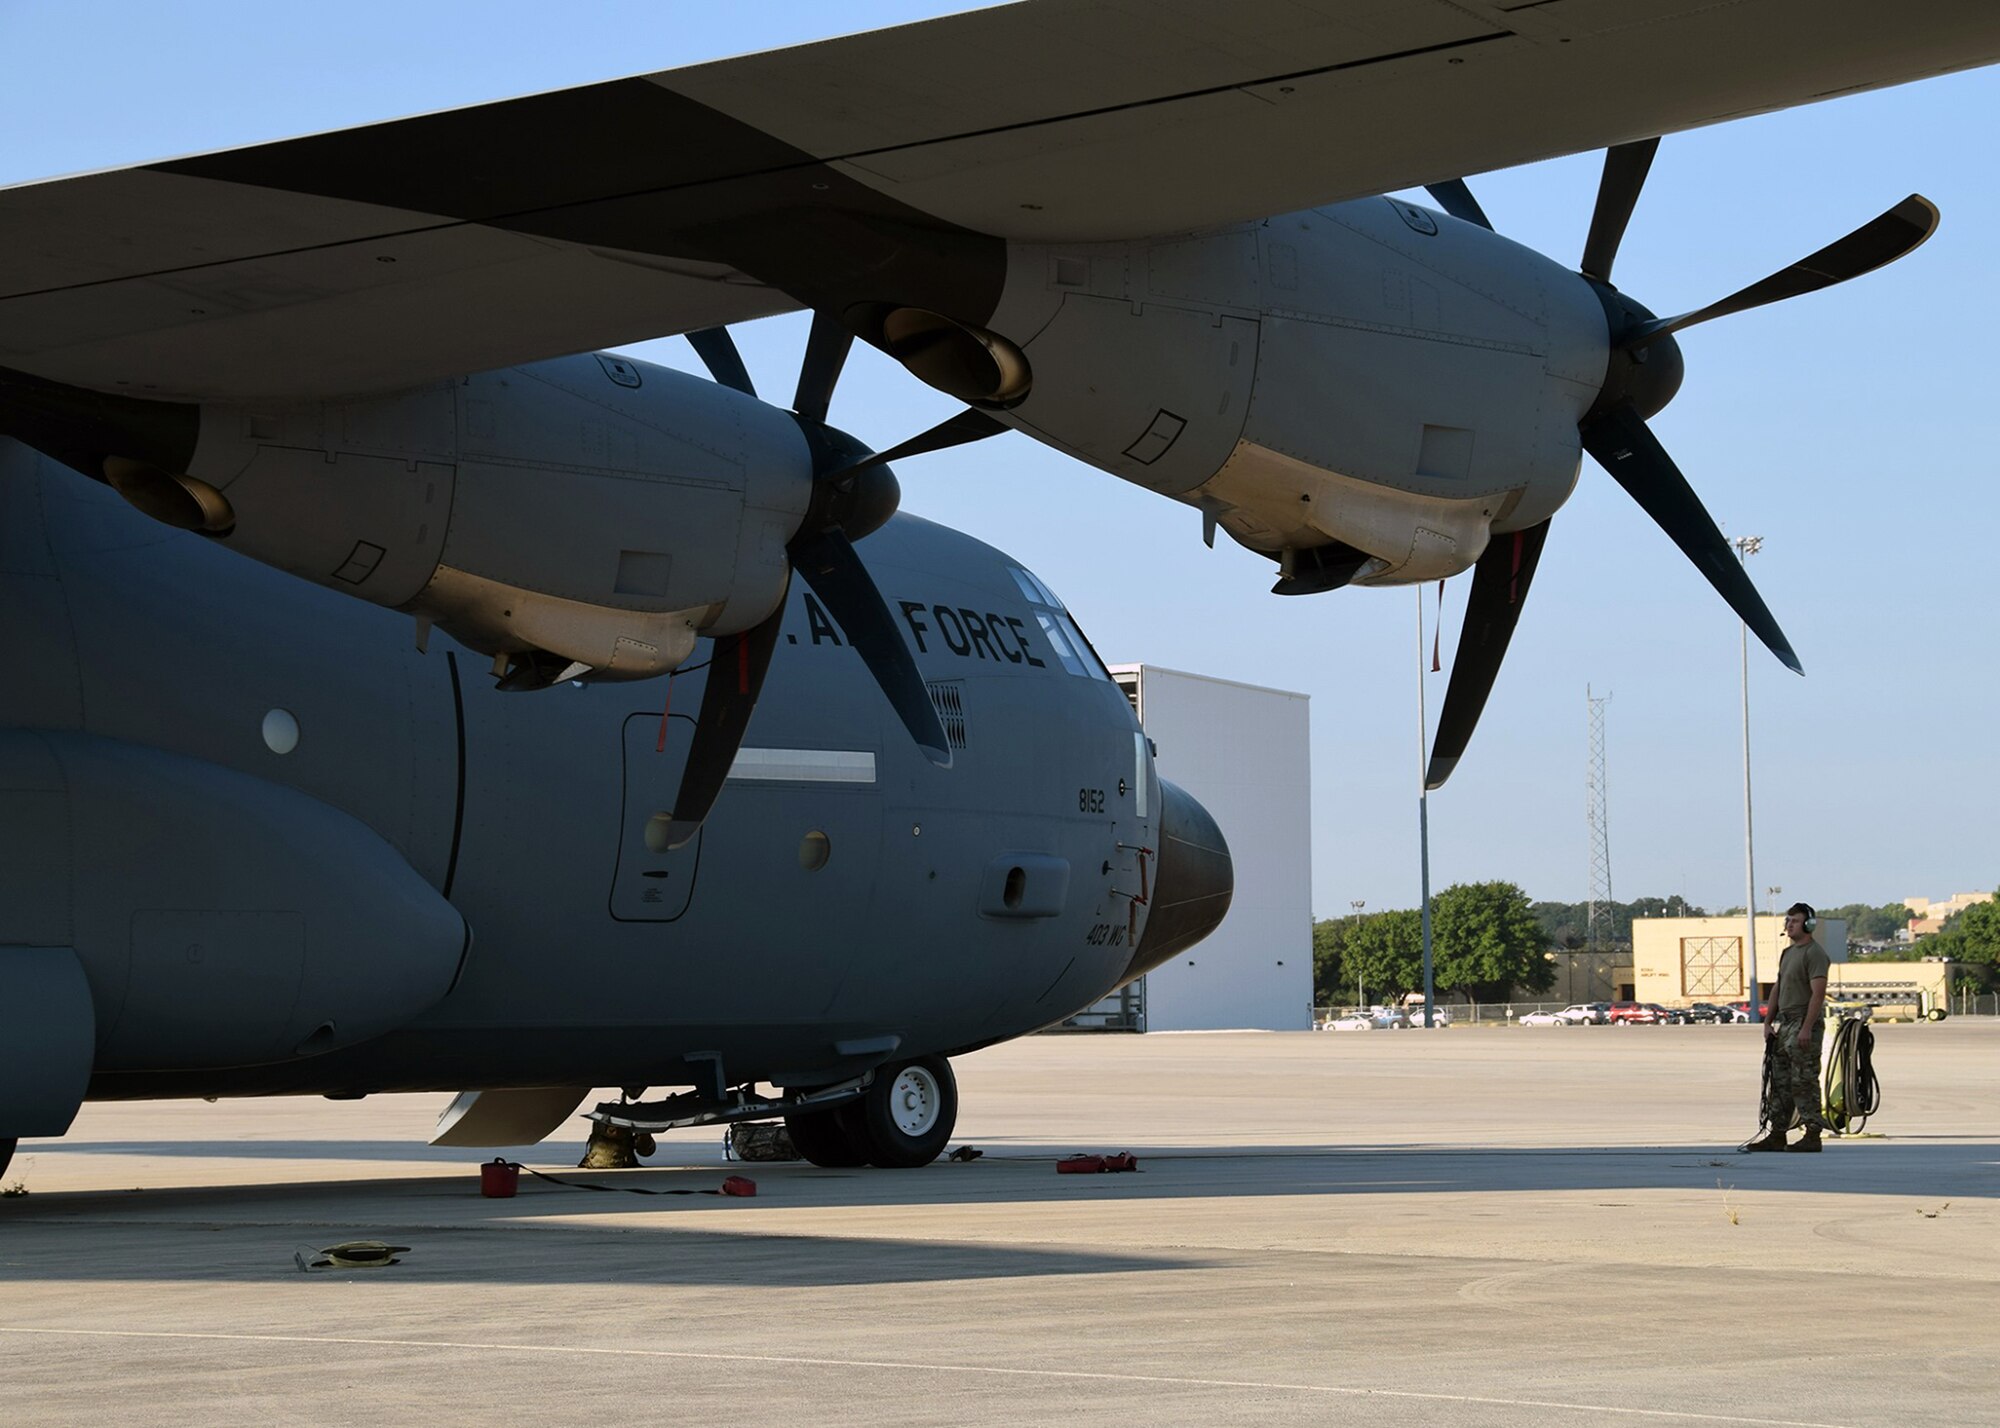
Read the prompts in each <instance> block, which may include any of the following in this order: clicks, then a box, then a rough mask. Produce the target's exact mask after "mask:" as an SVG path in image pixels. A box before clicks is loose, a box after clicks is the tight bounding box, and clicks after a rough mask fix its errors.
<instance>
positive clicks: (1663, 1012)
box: [1640, 1002, 1687, 1026]
mask: <svg viewBox="0 0 2000 1428" xmlns="http://www.w3.org/2000/svg"><path fill="white" fill-rule="evenodd" d="M1640 1005H1641V1006H1644V1007H1647V1008H1649V1009H1650V1010H1651V1011H1652V1013H1653V1020H1654V1021H1655V1022H1657V1023H1659V1024H1660V1025H1661V1026H1681V1025H1683V1024H1685V1023H1686V1021H1687V1013H1686V1012H1685V1011H1683V1010H1682V1009H1681V1008H1679V1007H1663V1006H1661V1005H1660V1004H1659V1003H1658V1002H1641V1003H1640Z"/></svg>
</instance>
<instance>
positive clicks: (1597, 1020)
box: [1554, 1002, 1604, 1026]
mask: <svg viewBox="0 0 2000 1428" xmlns="http://www.w3.org/2000/svg"><path fill="white" fill-rule="evenodd" d="M1554 1015H1556V1016H1559V1017H1561V1018H1562V1019H1563V1020H1564V1021H1566V1022H1568V1023H1569V1024H1570V1025H1571V1026H1594V1025H1600V1024H1602V1022H1603V1020H1604V1014H1603V1013H1602V1012H1600V1011H1598V1009H1597V1008H1596V1007H1594V1006H1592V1005H1591V1004H1590V1003H1589V1002H1578V1003H1576V1005H1574V1006H1567V1007H1564V1008H1563V1009H1562V1010H1561V1011H1559V1012H1556V1013H1554Z"/></svg>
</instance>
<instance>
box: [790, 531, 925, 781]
mask: <svg viewBox="0 0 2000 1428" xmlns="http://www.w3.org/2000/svg"><path fill="white" fill-rule="evenodd" d="M788 553H789V554H790V555H791V558H792V568H793V569H794V570H796V571H798V573H799V574H800V575H803V576H804V577H805V581H806V584H808V585H810V586H811V587H812V590H813V594H815V595H817V596H819V598H820V600H821V601H822V602H823V603H824V604H825V605H826V608H827V612H828V613H829V614H831V615H832V616H833V618H834V619H835V620H836V621H837V622H838V623H839V625H840V628H841V629H842V630H844V631H846V633H847V642H848V643H849V644H850V645H852V646H854V650H855V653H857V654H859V655H860V656H861V661H862V663H863V664H865V665H867V666H868V672H869V673H870V674H872V675H874V676H875V682H876V683H877V684H878V685H880V686H881V687H882V693H883V694H884V695H885V696H886V697H887V698H888V700H889V705H890V707H891V708H893V709H894V710H895V711H896V717H897V718H899V719H901V720H902V721H903V727H904V728H906V729H908V730H909V731H910V737H911V738H912V739H914V740H916V743H917V747H918V748H920V749H922V750H923V751H924V756H925V757H926V758H928V759H929V760H930V761H931V762H932V763H934V764H936V765H937V766H938V767H939V768H950V767H951V745H950V744H949V742H947V741H946V739H945V733H944V724H943V722H942V721H941V720H940V719H939V718H938V712H937V706H936V705H934V704H932V703H931V695H930V691H929V690H928V689H926V688H925V687H924V679H923V676H922V675H921V674H919V673H918V672H917V662H916V660H915V659H913V658H912V657H911V655H910V648H909V646H908V645H906V644H904V643H903V637H902V636H901V635H900V634H898V633H897V631H896V624H895V618H894V616H892V615H891V614H890V613H889V606H888V603H887V602H886V601H884V600H883V599H882V592H881V591H880V590H878V589H877V588H876V587H875V581H874V579H873V578H872V577H871V576H870V575H869V574H868V567H867V566H865V565H863V564H862V563H861V557H860V556H858V555H856V554H855V553H854V546H853V544H852V543H851V542H849V540H848V539H847V537H846V536H845V535H844V534H843V533H842V532H841V531H840V530H839V528H837V527H831V526H830V527H828V528H826V529H825V530H821V531H817V532H812V533H806V534H801V535H799V536H798V537H796V538H795V539H794V540H793V541H792V544H791V546H790V548H789V551H788Z"/></svg>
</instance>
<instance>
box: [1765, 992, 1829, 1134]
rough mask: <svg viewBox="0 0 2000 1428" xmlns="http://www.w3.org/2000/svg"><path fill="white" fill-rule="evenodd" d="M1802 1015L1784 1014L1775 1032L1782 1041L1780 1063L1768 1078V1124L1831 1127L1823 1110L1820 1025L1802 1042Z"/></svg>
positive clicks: (1785, 1127)
mask: <svg viewBox="0 0 2000 1428" xmlns="http://www.w3.org/2000/svg"><path fill="white" fill-rule="evenodd" d="M1803 1020H1804V1019H1803V1018H1802V1017H1796V1016H1791V1017H1784V1018H1781V1019H1780V1020H1779V1022H1778V1024H1777V1028H1776V1030H1775V1032H1774V1033H1773V1036H1774V1039H1775V1040H1776V1041H1777V1043H1778V1047H1777V1065H1776V1066H1775V1067H1774V1068H1773V1069H1772V1072H1771V1074H1770V1075H1769V1076H1767V1077H1766V1078H1765V1081H1764V1124H1766V1125H1768V1126H1771V1127H1772V1128H1773V1129H1775V1130H1777V1131H1779V1132H1781V1133H1782V1132H1784V1131H1787V1130H1790V1129H1791V1128H1792V1127H1793V1126H1795V1125H1797V1126H1817V1127H1818V1128H1819V1129H1821V1130H1831V1129H1832V1127H1831V1126H1829V1125H1828V1124H1827V1121H1826V1117H1825V1116H1823V1115H1821V1114H1820V1108H1819V1106H1820V1102H1819V1097H1820V1089H1819V1047H1820V1036H1819V1028H1818V1027H1817V1026H1816V1027H1814V1028H1813V1034H1812V1035H1811V1036H1810V1037H1808V1038H1807V1039H1806V1044H1805V1045H1804V1046H1800V1045H1799V1026H1800V1024H1801V1022H1802V1021H1803Z"/></svg>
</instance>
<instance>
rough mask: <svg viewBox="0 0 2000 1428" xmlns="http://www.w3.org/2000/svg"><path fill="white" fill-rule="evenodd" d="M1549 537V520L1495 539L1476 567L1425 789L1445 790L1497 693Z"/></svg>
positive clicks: (1432, 750)
mask: <svg viewBox="0 0 2000 1428" xmlns="http://www.w3.org/2000/svg"><path fill="white" fill-rule="evenodd" d="M1548 536H1549V523H1548V522H1547V521H1543V522H1542V523H1541V524H1540V525H1537V526H1529V527H1528V528H1527V529H1526V530H1524V531H1514V532H1511V533H1508V534H1502V535H1496V536H1494V537H1493V539H1492V540H1491V541H1490V542H1489V543H1488V544H1487V547H1486V552H1485V554H1483V555H1481V556H1480V557H1479V564H1478V565H1476V566H1474V567H1473V570H1472V595H1471V597H1470V598H1469V599H1468V601H1467V602H1466V606H1465V627H1464V629H1463V630H1461V631H1460V632H1459V636H1458V654H1457V656H1456V658H1455V659H1454V660H1453V662H1452V670H1451V687H1450V688H1449V689H1447V690H1446V691H1445V696H1444V711H1443V712H1442V713H1441V714H1439V715H1438V726H1437V736H1436V738H1434V739H1433V740H1432V741H1431V762H1430V767H1429V768H1428V769H1427V770H1425V772H1424V787H1425V788H1442V787H1444V781H1445V780H1446V779H1448V778H1450V777H1451V771H1452V770H1453V769H1455V768H1457V767H1458V761H1459V758H1460V756H1462V755H1463V754H1464V753H1465V746H1466V744H1467V743H1469V742H1470V741H1471V739H1472V731H1473V729H1474V728H1475V727H1476V726H1477V725H1478V723H1479V715H1480V713H1481V711H1483V710H1484V709H1485V708H1486V696H1487V695H1489V694H1491V693H1492V692H1493V681H1494V679H1495V677H1496V676H1498V675H1499V673H1500V661H1501V660H1502V659H1503V658H1505V657H1506V654H1507V643H1508V641H1510V640H1512V639H1513V638H1514V624H1515V622H1516V621H1517V620H1519V619H1520V618H1521V606H1522V604H1523V602H1525V601H1526V600H1527V598H1528V582H1529V581H1531V580H1533V579H1534V578H1535V565H1536V563H1537V562H1539V561H1540V560H1541V558H1542V542H1544V541H1545V540H1547V539H1548Z"/></svg>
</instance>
